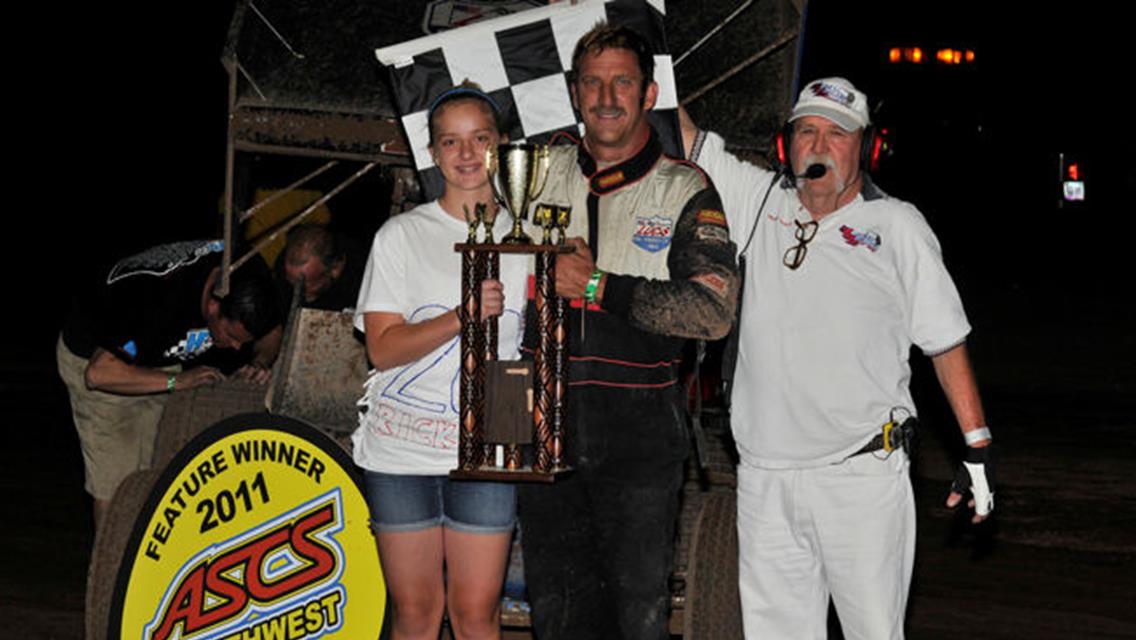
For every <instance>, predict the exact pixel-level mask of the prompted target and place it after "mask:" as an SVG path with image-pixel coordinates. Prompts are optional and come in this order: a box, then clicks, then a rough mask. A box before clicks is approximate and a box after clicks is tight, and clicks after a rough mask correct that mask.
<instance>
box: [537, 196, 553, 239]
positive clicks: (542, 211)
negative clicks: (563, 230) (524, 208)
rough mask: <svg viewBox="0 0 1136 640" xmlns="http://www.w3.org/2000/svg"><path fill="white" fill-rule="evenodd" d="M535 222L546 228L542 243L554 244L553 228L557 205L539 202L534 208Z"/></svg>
mask: <svg viewBox="0 0 1136 640" xmlns="http://www.w3.org/2000/svg"><path fill="white" fill-rule="evenodd" d="M533 224H535V225H537V226H539V227H540V228H541V229H543V230H544V236H543V237H542V238H541V241H540V243H541V244H552V229H553V228H554V226H555V224H556V207H555V205H551V204H543V203H541V204H538V205H536V208H535V209H533Z"/></svg>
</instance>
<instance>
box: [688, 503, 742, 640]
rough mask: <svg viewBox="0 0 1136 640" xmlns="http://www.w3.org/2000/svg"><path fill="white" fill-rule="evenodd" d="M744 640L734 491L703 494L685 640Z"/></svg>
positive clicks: (693, 550)
mask: <svg viewBox="0 0 1136 640" xmlns="http://www.w3.org/2000/svg"><path fill="white" fill-rule="evenodd" d="M741 637H742V615H741V601H740V600H739V598H738V529H737V507H736V501H735V496H734V492H733V491H729V490H715V491H711V492H708V493H706V494H704V496H703V498H702V505H701V508H700V511H699V514H698V520H697V523H696V525H695V527H694V534H693V537H692V539H691V542H690V551H689V558H688V566H687V569H686V602H685V607H684V611H683V639H684V640H732V639H733V638H741Z"/></svg>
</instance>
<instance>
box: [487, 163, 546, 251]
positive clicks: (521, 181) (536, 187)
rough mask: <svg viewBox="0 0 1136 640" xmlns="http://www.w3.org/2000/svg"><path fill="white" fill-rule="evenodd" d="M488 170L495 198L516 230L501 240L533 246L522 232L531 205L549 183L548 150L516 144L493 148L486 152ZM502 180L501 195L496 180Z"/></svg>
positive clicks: (507, 242)
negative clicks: (497, 178) (510, 218)
mask: <svg viewBox="0 0 1136 640" xmlns="http://www.w3.org/2000/svg"><path fill="white" fill-rule="evenodd" d="M486 154H487V157H486V163H485V165H486V169H487V171H488V172H489V184H490V185H492V186H493V195H494V196H495V197H496V198H497V201H498V202H499V203H501V204H502V205H504V207H505V208H506V209H508V210H509V213H510V214H511V215H512V216H513V230H512V231H510V232H509V235H507V236H505V238H504V239H503V240H502V242H504V243H505V244H532V239H531V238H529V237H528V236H527V235H526V234H525V232H524V230H523V229H522V228H521V222H522V221H523V220H525V219H526V218H527V217H528V210H529V203H531V202H532V201H533V200H536V199H537V198H538V197H539V196H540V194H541V192H542V191H544V185H545V183H546V182H547V181H548V158H549V153H548V146H546V145H536V144H525V143H519V142H514V143H510V144H502V145H498V146H497V148H493V147H490V148H489V149H488V150H487V151H486ZM497 176H500V177H501V189H503V190H504V193H501V192H500V191H498V186H497V181H496V180H495V178H496V177H497Z"/></svg>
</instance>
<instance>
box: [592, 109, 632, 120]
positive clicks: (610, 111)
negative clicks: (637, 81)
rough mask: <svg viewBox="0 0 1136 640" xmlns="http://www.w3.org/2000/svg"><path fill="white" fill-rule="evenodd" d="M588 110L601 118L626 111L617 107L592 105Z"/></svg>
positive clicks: (621, 114) (615, 115)
mask: <svg viewBox="0 0 1136 640" xmlns="http://www.w3.org/2000/svg"><path fill="white" fill-rule="evenodd" d="M588 111H589V112H590V113H592V114H593V115H597V116H599V117H601V118H615V117H619V116H623V115H626V114H627V111H625V110H623V109H620V108H619V107H592V108H591V109H588Z"/></svg>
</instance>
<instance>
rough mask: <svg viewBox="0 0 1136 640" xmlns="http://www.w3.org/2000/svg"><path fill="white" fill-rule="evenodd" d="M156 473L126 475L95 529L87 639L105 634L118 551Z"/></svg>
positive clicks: (97, 639) (123, 546)
mask: <svg viewBox="0 0 1136 640" xmlns="http://www.w3.org/2000/svg"><path fill="white" fill-rule="evenodd" d="M160 475H161V472H160V471H159V470H157V469H143V470H142V471H135V472H134V473H132V474H130V475H129V476H127V477H126V480H123V481H122V484H120V485H118V489H117V490H116V491H115V492H114V498H112V499H111V502H110V507H109V508H108V509H107V512H106V517H104V518H103V522H102V525H101V526H100V527H99V530H98V531H97V532H96V533H95V548H94V549H93V550H92V552H91V566H90V568H89V569H88V571H87V612H86V627H87V635H86V637H87V640H105V638H106V637H107V624H108V622H109V621H110V607H111V600H112V599H113V597H114V587H115V582H116V581H117V579H118V569H119V567H120V566H121V565H122V555H123V553H124V552H125V551H126V545H127V543H129V542H130V533H131V531H133V529H134V519H135V518H136V517H137V516H138V513H139V512H140V511H142V507H143V506H144V505H145V504H146V498H148V497H149V495H150V489H152V488H153V486H154V483H155V482H156V481H157V480H158V476H160Z"/></svg>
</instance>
